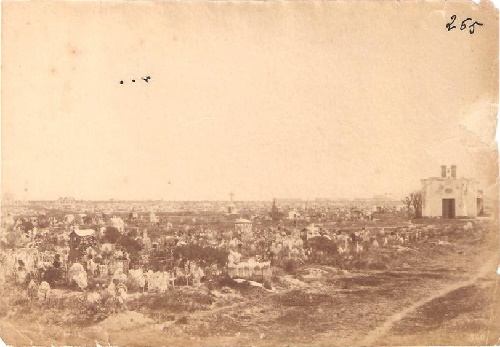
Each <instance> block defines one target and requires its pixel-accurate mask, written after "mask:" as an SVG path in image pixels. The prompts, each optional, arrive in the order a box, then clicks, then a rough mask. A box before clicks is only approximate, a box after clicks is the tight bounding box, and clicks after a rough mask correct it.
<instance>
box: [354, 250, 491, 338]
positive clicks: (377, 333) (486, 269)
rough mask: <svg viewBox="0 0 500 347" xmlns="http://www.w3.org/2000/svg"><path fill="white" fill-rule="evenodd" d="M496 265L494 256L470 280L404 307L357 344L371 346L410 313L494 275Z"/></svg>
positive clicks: (452, 285) (440, 290) (450, 286)
mask: <svg viewBox="0 0 500 347" xmlns="http://www.w3.org/2000/svg"><path fill="white" fill-rule="evenodd" d="M497 265H498V257H497V256H496V255H495V256H494V257H493V258H492V259H490V260H489V261H487V262H486V263H485V264H484V265H483V266H482V267H481V268H480V270H479V272H478V273H477V274H476V275H475V276H474V277H472V278H471V279H469V280H467V281H462V282H458V283H454V284H451V285H448V286H446V287H443V288H441V289H439V290H437V291H434V292H433V293H432V294H431V295H429V296H427V297H425V298H423V299H421V300H419V301H417V302H415V303H414V304H413V305H411V306H408V307H406V308H405V309H403V310H401V311H399V312H397V313H395V314H393V315H392V316H390V317H389V318H387V319H386V321H385V322H384V323H383V324H382V325H380V326H379V327H377V328H375V329H374V330H372V331H371V332H369V333H368V334H367V335H366V336H365V338H364V339H363V340H362V341H361V342H360V343H359V344H360V345H362V346H372V345H374V344H376V343H377V341H378V340H379V339H380V338H382V337H384V336H385V335H387V333H388V332H389V331H390V330H391V328H392V327H393V326H394V324H396V323H397V322H399V321H401V320H402V319H403V318H405V317H406V316H408V315H409V314H410V313H412V312H414V311H415V310H417V309H418V308H420V307H422V306H424V305H426V304H428V303H429V302H431V301H432V300H434V299H437V298H439V297H442V296H445V295H447V294H448V293H450V292H452V291H455V290H457V289H460V288H463V287H466V286H469V285H472V284H474V283H475V282H477V280H478V279H480V278H482V277H484V276H486V275H489V274H492V273H496V269H497Z"/></svg>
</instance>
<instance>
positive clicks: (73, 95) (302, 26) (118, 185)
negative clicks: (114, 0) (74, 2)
mask: <svg viewBox="0 0 500 347" xmlns="http://www.w3.org/2000/svg"><path fill="white" fill-rule="evenodd" d="M44 6H50V5H48V4H45V5H44ZM87 6H90V7H92V6H95V4H88V5H87ZM99 6H101V5H99ZM142 6H144V7H143V8H141V10H142V11H145V12H144V13H147V18H148V20H147V21H145V20H144V18H143V17H141V16H135V15H134V13H132V12H131V13H130V15H129V16H127V17H126V18H127V20H126V21H121V20H119V18H114V19H109V21H107V23H106V31H107V32H108V33H109V35H104V36H103V35H101V34H100V31H99V30H100V29H99V28H101V26H102V25H103V24H102V23H101V22H99V19H98V18H100V17H99V16H94V15H92V13H94V12H93V11H100V10H101V9H102V8H101V7H95V8H93V10H92V11H83V12H82V15H81V16H80V15H79V16H75V15H74V14H73V13H72V12H71V11H72V10H71V9H70V8H66V7H58V8H57V11H45V12H46V13H47V16H48V17H47V18H45V19H44V27H43V28H44V30H40V28H39V27H38V26H37V25H21V24H15V23H10V25H8V26H7V25H6V26H5V27H4V33H3V34H4V36H5V37H11V39H12V38H13V37H15V42H16V44H15V45H12V46H11V48H12V49H11V50H10V51H9V55H8V58H9V61H7V62H4V66H3V70H2V75H3V76H2V77H3V79H4V80H5V81H8V83H5V84H4V86H3V97H2V101H3V107H2V130H3V131H2V190H3V192H6V191H11V192H12V193H14V194H15V195H16V196H17V197H20V198H21V197H22V198H23V199H28V200H42V199H47V200H55V199H57V198H59V197H62V196H74V197H77V198H79V199H85V200H107V199H110V198H115V199H126V200H144V199H164V200H205V199H206V200H225V199H229V196H228V194H229V192H230V191H234V192H235V194H236V199H241V200H270V199H272V197H282V198H302V199H314V198H317V197H319V198H339V197H342V198H364V197H372V196H374V195H377V194H385V193H390V194H392V195H394V196H397V197H400V196H403V195H405V194H407V193H409V192H411V191H414V190H416V189H419V187H420V179H422V178H427V177H431V176H439V173H440V166H441V165H442V164H446V165H451V164H456V165H457V166H458V175H459V176H465V177H471V178H475V179H477V180H478V181H479V182H481V186H482V187H484V190H485V193H486V194H488V193H489V192H493V193H492V194H493V195H497V190H498V186H497V185H496V184H497V177H498V176H497V172H498V168H497V167H496V166H497V160H496V159H497V158H496V151H495V146H496V145H495V143H494V142H493V138H494V133H495V124H496V123H495V117H494V112H493V111H494V108H495V106H494V105H492V102H491V100H497V95H498V86H497V85H496V84H495V83H496V79H495V78H492V77H491V76H492V73H498V71H492V70H491V69H490V67H491V66H497V64H486V63H485V64H480V65H478V64H477V61H481V60H482V59H483V58H485V59H486V58H487V57H494V56H496V54H495V53H496V52H491V50H492V49H494V47H490V45H483V44H481V42H482V41H480V39H479V38H478V37H479V36H478V37H471V38H469V39H468V41H467V42H468V43H467V45H466V47H465V48H464V43H463V37H461V36H459V35H450V34H449V33H448V32H447V31H446V30H443V27H444V26H443V24H442V22H443V19H442V18H441V15H440V14H439V13H438V12H439V11H436V13H430V14H429V16H430V17H435V18H436V20H430V19H429V21H428V23H427V24H428V26H426V27H422V28H421V30H420V32H419V35H412V36H406V34H405V33H404V31H393V30H392V29H389V26H386V25H384V23H383V22H384V21H380V20H379V19H378V18H377V19H376V20H375V19H374V20H373V21H372V22H370V25H366V24H367V23H365V22H364V19H363V21H359V20H358V19H353V18H351V15H350V13H349V12H348V11H347V10H346V12H345V13H344V11H343V10H342V9H341V7H339V8H340V9H339V8H336V10H335V11H332V13H331V16H330V17H328V18H330V19H328V20H327V21H329V22H328V25H329V26H328V27H323V26H324V24H325V23H322V26H321V27H317V25H316V24H315V20H314V18H315V16H317V15H319V13H316V12H315V11H311V13H310V14H309V15H307V16H304V15H303V13H302V12H301V10H300V6H299V5H297V7H294V6H290V7H289V8H288V9H287V11H283V10H282V9H281V10H280V7H279V6H273V8H274V9H275V10H269V11H266V12H265V13H261V12H259V11H256V12H252V11H248V10H246V11H245V15H244V16H243V15H240V14H238V5H236V4H235V5H234V6H221V7H220V9H218V10H214V9H213V8H211V13H212V14H213V15H210V16H206V18H204V19H203V20H201V21H200V20H199V18H196V20H194V19H193V17H192V16H191V15H190V12H189V11H188V10H186V7H183V8H181V7H176V5H175V4H172V5H168V6H170V7H169V8H170V10H171V11H177V12H176V15H172V17H171V18H182V20H178V21H175V23H171V25H170V24H169V25H167V24H165V23H163V20H164V18H163V15H162V13H161V12H158V11H156V10H155V7H154V6H150V7H148V6H149V5H146V4H143V5H142ZM190 6H201V7H202V6H204V5H203V4H194V3H193V4H192V5H190ZM373 6H387V10H388V11H390V10H391V6H392V4H390V3H384V4H374V5H373ZM128 8H129V9H132V8H133V6H130V7H128ZM24 11H25V12H23V11H21V12H23V13H22V14H23V16H24V17H23V18H26V20H29V19H30V18H32V17H33V18H35V17H36V11H37V6H30V7H29V8H28V7H27V8H26V10H24ZM295 11H297V13H296V14H295V13H294V12H295ZM45 12H44V13H45ZM299 13H300V15H299ZM413 16H414V13H413V12H412V11H411V6H408V8H407V9H406V8H405V9H401V10H400V12H399V14H398V16H397V19H394V20H395V21H396V23H394V26H391V28H392V27H399V26H404V25H405V23H406V20H409V19H412V18H413ZM290 18H293V20H290ZM395 18H396V17H395ZM221 20H223V21H227V22H225V27H230V28H231V30H221V29H220V28H221V27H219V26H218V25H215V24H214V23H216V22H217V21H221ZM254 21H258V22H259V23H261V24H262V25H250V24H249V23H253V22H254ZM49 23H51V24H49ZM162 23H163V24H162ZM328 28H329V29H328ZM333 28H350V29H345V30H344V29H342V30H340V29H339V30H337V29H335V30H334V29H333ZM481 30H482V31H489V30H493V29H491V28H489V27H488V26H485V27H482V28H481ZM14 35H15V36H14ZM488 35H490V36H488ZM493 35H497V33H496V34H495V33H493V32H491V33H489V32H488V34H486V33H485V37H493ZM96 37H98V38H99V39H98V40H95V38H96ZM117 38H119V40H117ZM12 40H13V39H12ZM13 42H14V41H13ZM422 42H426V44H425V45H424V46H425V49H423V47H424V46H423V44H422ZM347 43H349V44H347ZM443 45H446V46H447V47H448V48H447V52H448V54H447V56H446V57H443V55H442V52H443V51H442V48H441V47H442V46H443ZM47 47H50V49H47ZM40 52H43V54H40ZM34 56H36V57H37V59H33V57H34ZM367 57H369V59H367ZM9 62H12V63H9ZM444 62H446V63H444ZM496 68H497V67H495V69H496ZM144 76H150V79H148V80H147V83H146V81H144V80H141V77H144ZM470 76H474V78H473V79H471V78H469V77H470ZM132 79H135V80H136V82H132ZM120 81H124V83H122V84H120ZM27 88H29V90H30V91H29V92H28V91H27ZM485 91H487V92H486V93H485ZM457 95H459V96H460V97H457Z"/></svg>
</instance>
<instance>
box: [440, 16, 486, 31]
mask: <svg viewBox="0 0 500 347" xmlns="http://www.w3.org/2000/svg"><path fill="white" fill-rule="evenodd" d="M450 19H451V22H449V23H446V29H448V31H451V30H453V29H455V28H456V27H457V26H456V25H453V23H455V20H456V19H457V16H456V15H453V16H451V18H450ZM467 21H472V18H466V19H464V20H463V21H462V23H461V24H460V30H465V29H466V28H467V24H466V23H467ZM476 25H477V26H482V25H483V23H479V22H476V21H474V22H473V23H472V24H470V25H469V34H471V35H472V34H474V29H475V26H476Z"/></svg>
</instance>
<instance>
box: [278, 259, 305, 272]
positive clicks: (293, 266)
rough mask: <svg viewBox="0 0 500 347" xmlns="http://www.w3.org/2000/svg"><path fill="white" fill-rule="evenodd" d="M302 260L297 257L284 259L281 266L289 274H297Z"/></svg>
mask: <svg viewBox="0 0 500 347" xmlns="http://www.w3.org/2000/svg"><path fill="white" fill-rule="evenodd" d="M300 265H301V264H300V261H299V260H297V259H284V260H283V261H282V262H281V267H282V268H283V270H285V272H286V273H288V274H295V273H296V272H297V270H298V269H299V268H300Z"/></svg>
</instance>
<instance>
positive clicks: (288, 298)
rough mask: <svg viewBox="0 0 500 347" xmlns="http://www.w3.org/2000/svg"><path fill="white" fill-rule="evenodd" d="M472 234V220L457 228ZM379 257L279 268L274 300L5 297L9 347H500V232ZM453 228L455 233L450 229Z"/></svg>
mask: <svg viewBox="0 0 500 347" xmlns="http://www.w3.org/2000/svg"><path fill="white" fill-rule="evenodd" d="M447 223H448V224H449V223H455V224H456V225H457V226H462V225H463V224H464V222H463V221H458V220H457V221H447ZM479 224H480V225H482V226H483V227H479V228H476V227H475V228H474V229H473V230H467V231H466V230H462V229H460V228H456V231H454V232H453V233H448V234H447V235H446V236H444V235H441V236H440V237H439V238H436V239H433V240H432V241H425V242H419V243H415V244H411V245H408V247H402V246H401V247H394V248H390V249H387V248H386V249H382V248H381V249H380V250H378V251H373V252H371V254H370V257H374V258H377V257H378V258H379V259H381V260H383V262H384V263H385V266H383V267H381V268H378V269H366V268H360V269H350V270H343V269H339V268H337V267H333V266H329V265H312V264H309V265H304V266H301V267H298V268H295V269H292V270H291V271H289V272H285V271H284V270H283V269H276V271H274V274H273V278H272V287H273V288H272V289H268V288H265V287H262V286H259V285H258V284H256V283H252V282H248V281H243V282H242V283H238V282H236V281H234V280H229V279H228V280H227V281H225V282H224V283H217V284H216V285H214V286H212V287H211V288H208V287H207V286H206V285H205V284H203V285H202V286H200V287H176V288H175V289H173V290H170V291H168V292H166V293H141V292H137V293H133V294H131V295H130V297H129V298H128V300H127V303H126V305H125V306H124V307H119V308H117V309H116V310H115V309H113V308H108V307H106V308H104V307H94V306H92V305H90V304H88V303H87V302H86V301H84V300H82V299H81V297H82V295H83V294H82V293H78V292H69V291H63V290H57V289H54V290H53V293H51V294H52V295H51V298H50V300H49V301H47V302H33V301H29V299H27V298H26V297H24V296H23V294H22V293H16V291H14V290H7V291H3V292H4V293H8V295H7V296H5V295H4V296H3V297H2V307H1V315H2V316H1V335H2V339H3V340H4V342H5V343H6V344H8V345H26V346H27V345H30V346H31V345H47V344H52V345H82V346H83V345H88V346H90V345H92V346H95V345H96V343H98V344H100V345H104V344H106V345H107V344H110V345H130V346H140V345H183V346H186V345H192V346H201V345H203V346H237V345H255V346H271V345H293V346H305V345H325V346H326V345H330V346H331V345H430V344H432V345H494V344H498V343H499V338H500V336H499V334H500V333H499V332H500V316H499V312H498V307H499V302H498V301H499V298H500V292H499V288H498V285H499V276H498V275H496V274H495V273H496V269H497V267H498V264H499V262H498V249H499V248H498V234H497V232H495V230H497V227H496V226H494V225H493V224H492V222H489V221H481V222H480V223H479ZM443 227H444V224H443Z"/></svg>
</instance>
